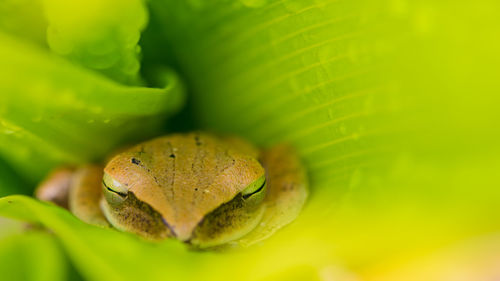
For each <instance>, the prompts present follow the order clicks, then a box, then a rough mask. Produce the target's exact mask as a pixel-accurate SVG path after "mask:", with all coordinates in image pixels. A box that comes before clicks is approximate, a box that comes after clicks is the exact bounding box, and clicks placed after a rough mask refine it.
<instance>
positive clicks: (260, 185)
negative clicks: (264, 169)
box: [241, 175, 266, 199]
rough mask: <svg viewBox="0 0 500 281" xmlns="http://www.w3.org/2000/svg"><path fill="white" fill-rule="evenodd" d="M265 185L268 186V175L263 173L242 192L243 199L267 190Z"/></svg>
mask: <svg viewBox="0 0 500 281" xmlns="http://www.w3.org/2000/svg"><path fill="white" fill-rule="evenodd" d="M265 187H266V176H265V175H263V176H262V177H260V178H259V179H258V180H256V181H254V182H253V183H252V184H250V185H249V186H247V187H246V188H245V189H244V190H243V191H242V192H241V195H242V196H243V199H247V198H249V197H251V196H252V195H254V194H257V193H261V192H262V193H263V191H265Z"/></svg>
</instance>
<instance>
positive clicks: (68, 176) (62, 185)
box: [35, 167, 75, 209]
mask: <svg viewBox="0 0 500 281" xmlns="http://www.w3.org/2000/svg"><path fill="white" fill-rule="evenodd" d="M74 174H75V169H74V168H71V167H60V168H57V169H55V170H53V171H52V172H50V174H49V175H48V176H47V177H46V178H45V179H44V180H43V181H42V182H41V183H40V184H39V185H38V187H37V188H36V190H35V197H36V198H38V199H40V200H42V201H48V202H52V203H54V204H56V205H58V206H60V207H63V208H65V209H69V202H68V197H69V190H70V188H71V182H72V179H73V175H74Z"/></svg>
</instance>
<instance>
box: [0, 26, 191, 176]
mask: <svg viewBox="0 0 500 281" xmlns="http://www.w3.org/2000/svg"><path fill="white" fill-rule="evenodd" d="M0 41H1V42H2V44H1V45H0V77H2V83H0V92H1V93H2V95H0V153H1V154H2V155H3V156H4V157H5V159H6V160H7V161H8V162H9V163H11V164H12V165H13V166H14V167H15V168H16V170H18V171H20V172H21V173H22V175H23V176H25V177H27V178H29V179H30V180H32V181H37V180H39V179H40V178H41V177H42V176H43V175H44V174H46V173H47V171H48V169H50V168H52V167H54V166H55V165H60V164H75V163H82V162H87V161H96V160H99V159H100V158H101V157H103V156H105V155H106V154H108V153H110V150H111V149H113V148H114V147H116V146H117V145H118V144H122V143H124V142H127V141H134V140H135V141H137V140H138V139H142V138H145V137H148V136H151V135H153V134H157V133H158V132H159V131H161V128H162V127H163V126H164V125H163V122H164V119H165V117H166V116H168V115H170V114H172V113H173V112H176V111H177V110H178V109H179V108H180V107H181V105H182V103H183V94H184V93H183V88H182V85H181V83H180V81H179V80H178V78H177V76H176V75H175V74H174V73H172V72H165V73H163V74H162V76H163V77H164V78H162V82H163V86H165V87H164V88H163V89H153V88H136V87H126V86H122V85H120V84H117V83H115V82H113V81H110V80H108V79H106V78H104V77H102V76H99V75H96V74H94V73H92V72H89V71H86V70H84V69H80V68H78V67H76V66H74V65H72V64H70V63H68V62H66V61H64V60H62V59H60V58H58V57H56V56H54V55H49V54H47V53H45V52H43V51H41V50H38V49H37V48H35V47H34V46H29V45H26V44H22V43H21V42H19V41H16V40H14V39H12V38H10V37H8V36H7V35H2V34H1V33H0ZM28 81H29V82H28Z"/></svg>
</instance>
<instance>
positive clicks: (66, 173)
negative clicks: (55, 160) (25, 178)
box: [35, 165, 109, 226]
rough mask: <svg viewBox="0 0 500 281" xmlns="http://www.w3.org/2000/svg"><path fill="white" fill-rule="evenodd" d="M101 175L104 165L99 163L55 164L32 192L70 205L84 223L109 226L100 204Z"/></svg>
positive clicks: (64, 204)
mask: <svg viewBox="0 0 500 281" xmlns="http://www.w3.org/2000/svg"><path fill="white" fill-rule="evenodd" d="M102 176H103V168H102V167H101V166H98V165H86V166H83V167H81V168H78V169H75V168H68V167H64V168H58V169H56V170H54V171H53V172H52V173H50V174H49V176H48V177H47V179H45V180H44V181H43V182H42V183H41V184H40V185H39V187H38V188H37V190H36V191H35V196H36V197H37V198H38V199H40V200H42V201H50V202H53V203H55V204H56V205H59V206H61V207H63V208H66V209H69V210H70V211H71V212H72V213H73V214H74V215H75V216H76V217H78V218H79V219H81V220H82V221H84V222H86V223H89V224H93V225H100V226H109V224H108V222H107V220H106V218H105V217H104V215H103V213H102V211H101V209H100V207H99V201H100V199H101V197H102Z"/></svg>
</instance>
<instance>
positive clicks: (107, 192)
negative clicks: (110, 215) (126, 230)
mask: <svg viewBox="0 0 500 281" xmlns="http://www.w3.org/2000/svg"><path fill="white" fill-rule="evenodd" d="M102 187H103V191H104V197H105V199H106V201H107V202H108V203H109V204H112V205H119V204H121V203H123V201H125V199H127V196H128V189H127V188H125V186H123V185H122V184H121V183H120V182H118V181H116V180H115V179H113V178H112V177H111V176H110V175H108V174H107V173H104V177H103V179H102Z"/></svg>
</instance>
